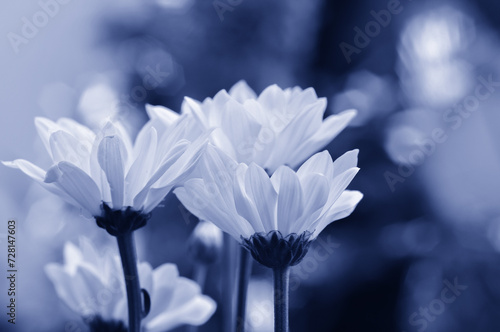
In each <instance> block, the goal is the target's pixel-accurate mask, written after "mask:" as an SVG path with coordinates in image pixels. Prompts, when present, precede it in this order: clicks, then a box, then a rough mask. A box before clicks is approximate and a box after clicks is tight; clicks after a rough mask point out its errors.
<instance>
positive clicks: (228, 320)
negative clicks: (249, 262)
mask: <svg viewBox="0 0 500 332" xmlns="http://www.w3.org/2000/svg"><path fill="white" fill-rule="evenodd" d="M223 241H224V242H223V243H224V244H223V248H222V250H223V251H222V278H221V281H222V288H221V290H222V299H223V301H222V306H223V307H222V312H223V319H224V326H223V331H224V332H233V328H234V324H233V322H234V316H233V312H234V285H235V282H234V277H235V275H234V271H235V269H236V266H235V262H234V261H235V260H234V259H233V258H234V257H233V255H232V253H233V247H234V242H236V241H235V240H233V239H232V238H231V236H230V235H229V234H227V233H224V238H223Z"/></svg>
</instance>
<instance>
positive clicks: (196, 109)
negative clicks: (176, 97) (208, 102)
mask: <svg viewBox="0 0 500 332" xmlns="http://www.w3.org/2000/svg"><path fill="white" fill-rule="evenodd" d="M182 110H183V113H188V114H192V115H193V116H194V118H195V119H196V120H198V123H199V124H200V125H203V126H204V128H205V129H208V127H206V126H205V124H208V118H207V115H205V114H204V113H203V110H202V108H201V106H200V102H199V101H197V100H194V99H191V98H189V97H184V102H183V104H182Z"/></svg>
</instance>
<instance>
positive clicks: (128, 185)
mask: <svg viewBox="0 0 500 332" xmlns="http://www.w3.org/2000/svg"><path fill="white" fill-rule="evenodd" d="M157 144H158V137H157V133H156V129H155V128H153V127H150V128H149V130H148V131H147V132H145V133H144V134H143V135H140V136H138V137H137V141H136V145H135V147H134V148H136V149H137V150H138V154H137V157H136V158H135V160H134V161H133V164H132V166H131V167H130V169H129V170H128V173H127V176H126V178H125V205H129V206H131V205H132V204H133V198H134V197H135V195H137V194H138V193H139V191H140V190H141V189H142V188H143V186H144V185H145V184H146V183H147V181H148V179H149V177H150V176H151V172H152V170H153V166H154V162H155V156H156V150H157V149H156V148H157Z"/></svg>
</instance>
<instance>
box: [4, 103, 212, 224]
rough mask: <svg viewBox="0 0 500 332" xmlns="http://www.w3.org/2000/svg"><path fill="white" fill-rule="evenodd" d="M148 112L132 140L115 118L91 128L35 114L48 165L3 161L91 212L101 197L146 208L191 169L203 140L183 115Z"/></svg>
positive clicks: (97, 209)
mask: <svg viewBox="0 0 500 332" xmlns="http://www.w3.org/2000/svg"><path fill="white" fill-rule="evenodd" d="M148 113H149V115H150V117H151V120H150V121H149V122H148V123H146V125H144V127H143V128H142V129H141V131H140V132H139V134H138V135H137V138H136V140H135V143H134V142H132V139H131V137H130V136H129V134H128V133H127V132H126V130H125V129H124V127H123V126H122V125H121V124H120V123H119V122H112V121H109V122H107V123H106V124H105V125H104V127H103V128H101V129H100V130H99V131H98V132H97V133H94V132H93V131H92V130H90V129H89V128H87V127H85V126H83V125H81V124H79V123H77V122H75V121H73V120H70V119H67V118H62V119H59V120H58V121H57V122H53V121H51V120H49V119H46V118H36V119H35V124H36V127H37V130H38V133H39V136H40V138H41V139H42V142H43V143H44V145H45V148H46V150H47V152H48V153H49V156H50V158H51V159H52V166H51V167H50V168H49V169H48V170H46V171H45V170H43V169H42V168H40V167H38V166H36V165H34V164H32V163H30V162H28V161H26V160H22V159H18V160H14V161H12V162H4V164H5V165H7V166H10V167H14V168H19V169H20V170H21V171H23V172H24V173H26V174H27V175H28V176H30V177H32V178H33V179H35V180H36V181H37V182H38V183H40V184H41V185H42V186H44V187H45V188H46V189H47V190H49V191H51V192H53V193H56V194H57V195H59V196H61V197H62V198H63V199H65V200H66V201H67V202H69V203H71V204H73V205H75V206H77V207H82V208H83V209H84V210H85V211H88V212H89V213H90V214H91V215H93V216H99V215H101V213H102V210H101V204H102V203H103V202H104V203H106V204H107V205H108V206H109V207H111V208H112V209H113V210H120V209H123V208H125V207H131V208H132V209H134V210H136V211H143V212H144V213H148V212H150V211H151V210H152V209H153V208H154V207H155V206H156V205H158V204H159V202H160V201H161V200H162V199H163V198H164V196H165V195H166V194H167V193H168V192H169V191H170V190H171V189H172V187H173V186H174V185H176V184H177V182H178V181H181V180H182V179H183V178H184V176H186V174H187V173H188V172H189V171H190V170H191V169H192V167H193V166H194V164H195V162H196V161H197V160H198V158H199V157H200V155H201V154H202V152H203V150H204V147H205V146H206V143H207V137H206V136H204V137H194V136H193V135H192V134H191V133H190V131H189V130H188V128H189V127H190V125H189V122H190V121H191V120H190V119H188V117H187V116H182V117H180V116H179V115H178V114H177V113H175V112H173V111H170V110H162V112H158V111H157V110H155V109H148ZM188 133H189V134H188Z"/></svg>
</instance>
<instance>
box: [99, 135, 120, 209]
mask: <svg viewBox="0 0 500 332" xmlns="http://www.w3.org/2000/svg"><path fill="white" fill-rule="evenodd" d="M123 150H124V147H123V143H122V140H121V139H120V138H119V137H118V136H106V137H104V138H103V139H102V141H101V143H100V144H99V149H98V160H99V165H100V166H101V168H102V170H103V171H104V173H105V174H106V179H107V180H108V184H109V188H110V190H111V199H112V202H113V208H114V209H117V210H118V209H121V208H122V207H123V196H124V174H123V173H124V169H123V168H124V166H123V163H124V162H123V160H124V158H126V156H123V155H122V151H123Z"/></svg>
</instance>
